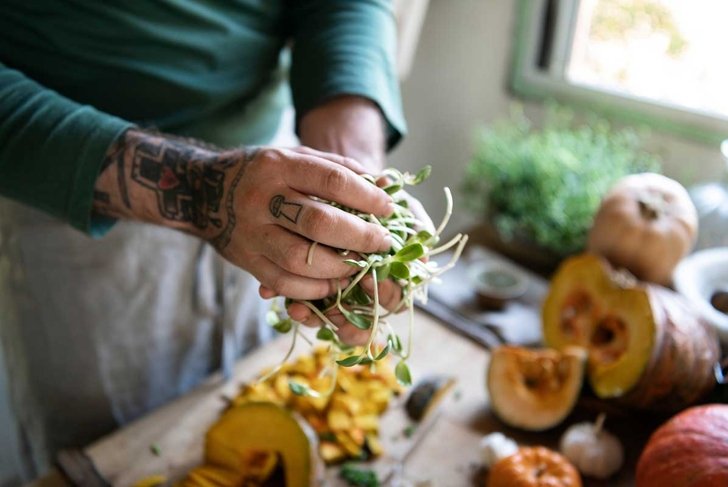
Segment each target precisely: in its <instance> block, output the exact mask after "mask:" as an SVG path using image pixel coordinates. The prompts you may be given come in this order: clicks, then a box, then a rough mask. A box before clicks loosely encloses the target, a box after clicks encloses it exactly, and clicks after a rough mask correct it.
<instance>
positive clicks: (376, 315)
mask: <svg viewBox="0 0 728 487" xmlns="http://www.w3.org/2000/svg"><path fill="white" fill-rule="evenodd" d="M372 279H373V280H374V286H373V288H374V291H373V292H372V294H374V296H373V297H374V319H373V320H372V332H371V333H370V334H369V340H368V341H367V348H366V351H367V357H369V358H370V359H371V360H374V356H373V355H372V343H374V340H375V338H376V337H377V330H378V328H379V286H378V285H377V269H376V268H374V267H372Z"/></svg>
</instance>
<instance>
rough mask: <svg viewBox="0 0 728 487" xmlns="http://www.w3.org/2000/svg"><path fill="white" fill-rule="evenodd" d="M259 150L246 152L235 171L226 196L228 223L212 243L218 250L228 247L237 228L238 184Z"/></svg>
mask: <svg viewBox="0 0 728 487" xmlns="http://www.w3.org/2000/svg"><path fill="white" fill-rule="evenodd" d="M257 152H258V151H257V150H255V151H250V152H248V153H247V154H246V156H245V160H244V161H243V162H242V163H241V164H240V168H238V172H236V173H235V177H233V180H232V182H231V183H230V187H229V188H228V192H227V196H226V197H225V212H226V213H227V223H226V224H225V228H224V229H223V231H222V232H220V234H219V235H218V236H217V237H215V238H214V239H212V240H211V241H210V243H211V244H212V246H213V247H215V248H216V249H217V250H222V249H224V248H225V247H227V244H229V243H230V239H231V238H232V234H233V230H234V229H235V224H236V223H237V221H236V219H235V206H234V203H235V192H236V188H237V187H238V184H239V183H240V180H241V179H242V177H243V173H244V172H245V168H246V166H247V165H248V162H250V161H251V160H253V158H254V157H255V155H256V154H257Z"/></svg>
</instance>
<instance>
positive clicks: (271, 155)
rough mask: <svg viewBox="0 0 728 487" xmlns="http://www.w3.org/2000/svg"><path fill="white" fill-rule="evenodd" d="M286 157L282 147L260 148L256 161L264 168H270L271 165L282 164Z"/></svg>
mask: <svg viewBox="0 0 728 487" xmlns="http://www.w3.org/2000/svg"><path fill="white" fill-rule="evenodd" d="M284 158H285V156H284V154H283V152H282V151H281V150H280V149H275V148H271V147H266V148H263V149H259V150H258V153H257V155H256V156H255V162H256V163H257V164H259V165H260V166H261V167H262V168H264V169H266V170H270V168H271V166H276V165H278V164H280V163H281V162H282V161H283V159H284Z"/></svg>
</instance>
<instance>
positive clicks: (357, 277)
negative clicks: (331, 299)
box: [341, 263, 372, 297]
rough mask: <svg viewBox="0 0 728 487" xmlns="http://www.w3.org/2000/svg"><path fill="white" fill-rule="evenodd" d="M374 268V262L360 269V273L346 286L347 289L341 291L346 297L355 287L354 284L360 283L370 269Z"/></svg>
mask: <svg viewBox="0 0 728 487" xmlns="http://www.w3.org/2000/svg"><path fill="white" fill-rule="evenodd" d="M371 268H372V264H371V263H369V264H367V266H366V267H365V268H363V269H362V270H361V271H359V274H357V275H356V277H355V278H354V279H353V280H352V281H351V283H349V285H348V286H346V289H344V292H343V293H341V294H342V295H343V296H344V297H346V296H348V295H349V293H350V292H351V290H352V289H354V286H356V285H357V284H359V281H361V280H362V279H363V278H364V276H366V275H367V272H369V269H371Z"/></svg>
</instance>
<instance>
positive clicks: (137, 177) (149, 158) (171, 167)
mask: <svg viewBox="0 0 728 487" xmlns="http://www.w3.org/2000/svg"><path fill="white" fill-rule="evenodd" d="M195 162H199V156H198V154H197V151H196V149H195V148H193V147H189V146H187V145H183V144H179V143H175V142H169V143H165V144H156V143H149V142H144V141H143V142H141V143H139V145H137V147H136V149H135V151H134V158H133V162H132V174H131V177H132V179H133V180H134V181H136V182H138V183H139V184H141V185H142V186H145V187H147V188H149V189H152V190H154V192H155V193H156V196H157V204H158V207H159V213H160V214H161V215H162V217H164V218H166V219H168V220H175V221H181V222H191V223H192V224H193V225H194V226H195V227H197V228H199V229H205V228H207V227H208V226H209V225H213V226H215V227H218V228H221V227H222V220H221V219H220V218H217V217H214V216H212V215H213V214H215V213H218V212H219V210H220V200H221V198H222V194H223V189H224V183H225V173H224V172H223V171H222V169H223V167H224V166H221V165H220V164H213V163H204V164H202V163H197V164H196V163H195Z"/></svg>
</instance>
